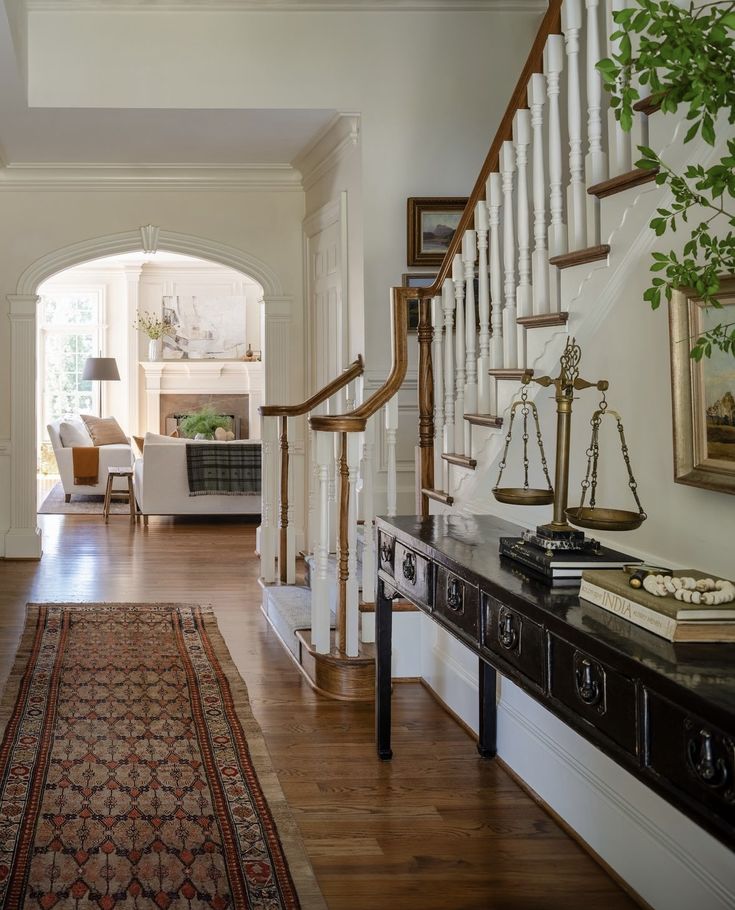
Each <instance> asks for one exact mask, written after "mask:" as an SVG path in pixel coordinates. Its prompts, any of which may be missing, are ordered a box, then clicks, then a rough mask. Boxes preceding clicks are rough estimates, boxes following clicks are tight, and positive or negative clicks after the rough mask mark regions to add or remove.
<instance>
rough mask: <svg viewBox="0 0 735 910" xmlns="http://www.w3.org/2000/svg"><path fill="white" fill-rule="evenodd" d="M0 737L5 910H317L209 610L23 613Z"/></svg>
mask: <svg viewBox="0 0 735 910" xmlns="http://www.w3.org/2000/svg"><path fill="white" fill-rule="evenodd" d="M2 723H3V724H4V725H5V735H4V738H3V741H2V747H0V907H1V908H3V910H15V908H21V907H34V908H37V907H40V908H42V910H51V908H53V907H56V908H72V907H73V908H75V910H82V908H93V907H94V908H101V910H113V908H115V910H133V908H135V910H139V908H144V907H150V908H153V910H155V908H160V910H167V908H172V910H177V908H182V910H183V908H186V910H194V908H204V907H207V908H215V910H217V908H219V910H225V908H232V910H245V908H252V910H266V908H267V910H282V908H283V910H291V908H299V907H301V908H304V910H307V908H309V910H310V908H319V910H323V908H324V907H325V906H326V905H325V903H324V901H323V898H322V896H321V893H320V891H319V889H318V886H317V884H316V880H315V878H314V875H313V872H312V869H311V866H310V864H309V862H308V859H307V857H306V854H305V852H304V849H303V845H302V843H301V839H300V836H299V833H298V829H297V827H296V824H295V822H294V820H293V817H292V815H291V813H290V810H289V808H288V805H287V803H286V801H285V798H284V796H283V793H282V791H281V788H280V785H279V783H278V779H277V777H276V775H275V773H274V771H273V769H272V767H271V764H270V759H269V756H268V752H267V749H266V746H265V742H264V739H263V735H262V732H261V730H260V728H259V726H258V724H257V722H256V721H255V719H254V718H253V715H252V712H251V710H250V705H249V701H248V696H247V691H246V689H245V684H244V682H243V681H242V679H241V678H240V676H239V674H238V673H237V670H236V669H235V666H234V664H233V663H232V660H231V658H230V656H229V653H228V651H227V647H226V645H225V643H224V640H223V639H222V636H221V635H220V633H219V630H218V628H217V623H216V620H215V618H214V614H213V613H212V612H211V610H209V609H205V608H202V607H198V606H194V605H188V604H132V603H123V604H69V603H66V604H53V603H46V604H29V606H28V617H27V622H26V628H25V631H24V633H23V637H22V640H21V644H20V647H19V651H18V655H17V658H16V662H15V666H14V668H13V671H12V673H11V676H10V679H9V680H8V683H7V686H6V689H5V694H4V696H3V701H2Z"/></svg>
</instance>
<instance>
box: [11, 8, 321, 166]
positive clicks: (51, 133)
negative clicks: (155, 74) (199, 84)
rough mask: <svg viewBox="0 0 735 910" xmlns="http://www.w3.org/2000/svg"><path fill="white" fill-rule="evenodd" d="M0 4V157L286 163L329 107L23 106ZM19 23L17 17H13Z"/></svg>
mask: <svg viewBox="0 0 735 910" xmlns="http://www.w3.org/2000/svg"><path fill="white" fill-rule="evenodd" d="M4 13H5V9H3V7H2V5H0V149H1V157H2V163H4V164H89V163H94V164H102V165H113V164H116V165H137V166H141V165H152V166H161V165H174V166H182V165H196V164H207V165H210V166H212V165H215V166H216V165H222V166H233V165H253V164H265V165H289V164H290V163H291V162H292V161H293V160H294V159H295V158H296V157H297V156H298V155H299V153H300V152H301V151H302V150H303V149H304V148H305V147H306V146H308V145H309V144H310V143H311V141H312V140H313V139H314V138H315V137H316V136H317V135H318V134H319V133H320V132H321V131H322V130H323V129H324V128H325V127H326V126H327V125H328V124H329V123H330V121H331V120H332V119H333V118H334V116H335V111H333V110H175V109H168V110H155V109H147V110H131V109H123V110H101V109H83V110H80V109H74V110H70V109H65V108H60V109H45V108H29V107H28V104H27V102H26V97H25V85H24V84H23V79H22V77H21V73H22V71H23V69H24V66H23V64H22V62H21V61H20V60H19V58H18V56H17V47H16V45H17V44H18V41H17V30H16V42H15V44H14V42H13V40H12V37H11V30H10V25H9V22H8V19H7V16H6V15H4ZM16 29H17V23H16Z"/></svg>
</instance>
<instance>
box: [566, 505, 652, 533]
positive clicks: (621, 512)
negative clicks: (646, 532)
mask: <svg viewBox="0 0 735 910" xmlns="http://www.w3.org/2000/svg"><path fill="white" fill-rule="evenodd" d="M566 516H567V518H568V519H569V521H570V522H571V523H572V524H573V525H578V526H579V527H580V528H590V529H591V530H593V531H634V530H635V529H636V528H640V526H641V525H642V524H643V522H644V521H645V515H641V514H640V512H628V511H627V510H625V509H599V508H597V507H595V508H594V509H593V508H589V507H586V508H585V507H577V508H574V509H567V510H566Z"/></svg>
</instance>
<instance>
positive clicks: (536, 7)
mask: <svg viewBox="0 0 735 910" xmlns="http://www.w3.org/2000/svg"><path fill="white" fill-rule="evenodd" d="M26 6H27V8H28V11H29V12H54V13H56V12H72V11H73V12H105V13H108V12H192V13H218V12H223V13H229V12H247V13H252V12H261V13H281V12H320V13H321V12H351V13H357V12H360V13H389V12H398V13H419V12H421V13H423V12H451V13H456V12H502V13H529V12H532V13H536V12H543V11H544V10H545V9H546V7H547V3H546V2H545V0H26Z"/></svg>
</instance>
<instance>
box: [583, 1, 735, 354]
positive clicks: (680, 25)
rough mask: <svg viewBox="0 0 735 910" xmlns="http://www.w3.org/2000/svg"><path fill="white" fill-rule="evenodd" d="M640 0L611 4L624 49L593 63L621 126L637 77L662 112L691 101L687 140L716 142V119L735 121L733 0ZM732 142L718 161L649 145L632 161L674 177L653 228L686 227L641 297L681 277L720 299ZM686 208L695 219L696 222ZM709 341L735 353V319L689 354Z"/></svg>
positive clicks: (656, 258) (676, 284)
mask: <svg viewBox="0 0 735 910" xmlns="http://www.w3.org/2000/svg"><path fill="white" fill-rule="evenodd" d="M636 4H637V5H636V6H635V7H630V8H627V9H622V10H618V11H616V12H615V13H613V19H614V21H615V24H616V25H617V26H618V29H617V30H616V31H615V32H614V33H613V34H612V35H611V36H610V38H611V41H613V42H617V48H618V53H617V54H614V55H613V57H612V59H610V58H608V59H605V60H601V61H600V62H599V63H598V64H597V67H598V69H599V71H600V73H601V74H602V79H603V82H604V85H605V87H606V88H607V90H608V91H609V92H610V94H611V99H610V103H611V106H612V108H613V110H614V111H615V116H616V118H617V120H618V121H619V123H620V125H621V127H622V128H623V129H624V130H626V131H629V130H630V129H631V127H632V125H633V117H634V109H633V105H634V104H635V103H636V101H638V100H639V99H640V94H639V91H638V89H637V87H636V84H637V85H640V86H642V87H643V88H644V91H645V92H646V93H647V94H650V96H651V99H652V101H653V102H654V103H655V104H657V105H658V106H659V108H660V110H661V111H662V112H663V113H666V114H672V113H676V111H677V110H678V109H679V107H680V106H682V107H684V108H685V110H686V114H685V117H686V120H687V121H689V122H690V126H689V129H688V131H687V134H686V136H685V138H684V142H685V143H686V142H690V141H691V140H692V139H694V137H695V136H697V135H698V134H701V136H702V138H703V139H704V140H705V142H707V143H708V144H709V145H711V146H714V145H715V143H716V141H717V134H716V128H717V125H718V122H719V123H721V122H722V119H724V117H725V116H726V118H727V122H728V124H730V125H732V124H733V123H735V79H734V78H733V73H735V47H734V46H733V33H734V32H735V0H720V2H714V3H703V4H700V5H695V4H694V3H691V4H689V5H688V6H685V7H682V6H679V5H677V4H675V3H673V2H671V0H636ZM636 35H637V36H638V38H637V40H634V36H636ZM634 45H635V49H634ZM723 112H724V113H723ZM726 146H727V153H726V154H724V155H722V156H721V158H720V160H719V161H718V162H717V163H716V164H714V165H713V166H712V167H709V168H704V167H702V166H701V165H696V164H692V165H690V166H689V167H687V168H686V170H685V171H684V173H683V174H679V173H677V172H676V171H674V170H673V169H672V168H671V167H669V166H668V165H667V164H666V163H665V162H664V161H662V160H661V158H659V156H658V155H657V154H656V152H654V151H653V149H650V148H647V147H646V146H639V147H638V150H639V152H640V153H641V155H642V157H641V159H640V160H639V161H637V162H636V167H639V168H643V169H644V170H655V169H656V168H658V173H657V174H656V183H657V184H659V185H660V186H668V187H669V189H670V191H671V194H672V197H673V201H672V203H671V204H670V206H669V207H668V208H659V209H657V213H656V217H655V218H653V219H652V220H651V223H650V226H651V228H652V229H653V230H654V231H655V233H656V236H657V237H661V236H663V235H664V234H665V233H666V232H667V231H676V229H677V225H678V224H680V223H682V222H684V223H686V224H687V229H688V230H689V231H690V235H689V238H688V240H687V242H686V244H685V245H684V248H683V251H682V253H681V254H677V253H676V252H675V251H673V250H670V251H669V252H665V253H664V252H656V253H653V254H652V257H653V262H652V264H651V272H653V273H655V276H654V277H653V278H652V280H651V286H650V287H649V288H648V289H647V290H646V291H645V293H644V295H643V297H644V299H645V300H647V301H648V302H649V303H650V304H651V306H652V307H653V309H654V310H655V309H657V308H658V307H659V306H660V305H661V302H662V300H663V299H666V300H671V295H672V293H673V291H674V290H676V289H677V288H681V287H690V288H694V289H695V290H696V291H697V293H698V294H699V296H700V297H701V298H702V300H703V301H704V302H705V303H706V304H708V305H710V306H713V307H718V308H721V304H720V302H719V301H718V299H717V294H718V291H719V289H720V280H719V279H720V276H721V275H726V274H735V236H734V235H733V229H735V206H733V205H732V200H733V198H735V138H730V139H727V141H726ZM690 216H695V217H696V218H697V219H698V223H697V224H696V225H695V226H694V227H690V226H689V225H690V222H689V217H690ZM699 219H701V220H699ZM713 349H720V350H722V351H724V352H726V353H730V354H732V355H733V356H735V323H732V322H729V323H721V324H720V325H717V326H715V328H713V329H711V330H710V331H708V332H705V333H703V334H702V335H700V336H699V337H698V338H697V339H696V340H695V342H694V346H693V348H692V351H691V356H692V357H693V358H694V359H696V360H700V359H701V358H702V357H709V356H711V354H712V350H713Z"/></svg>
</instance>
